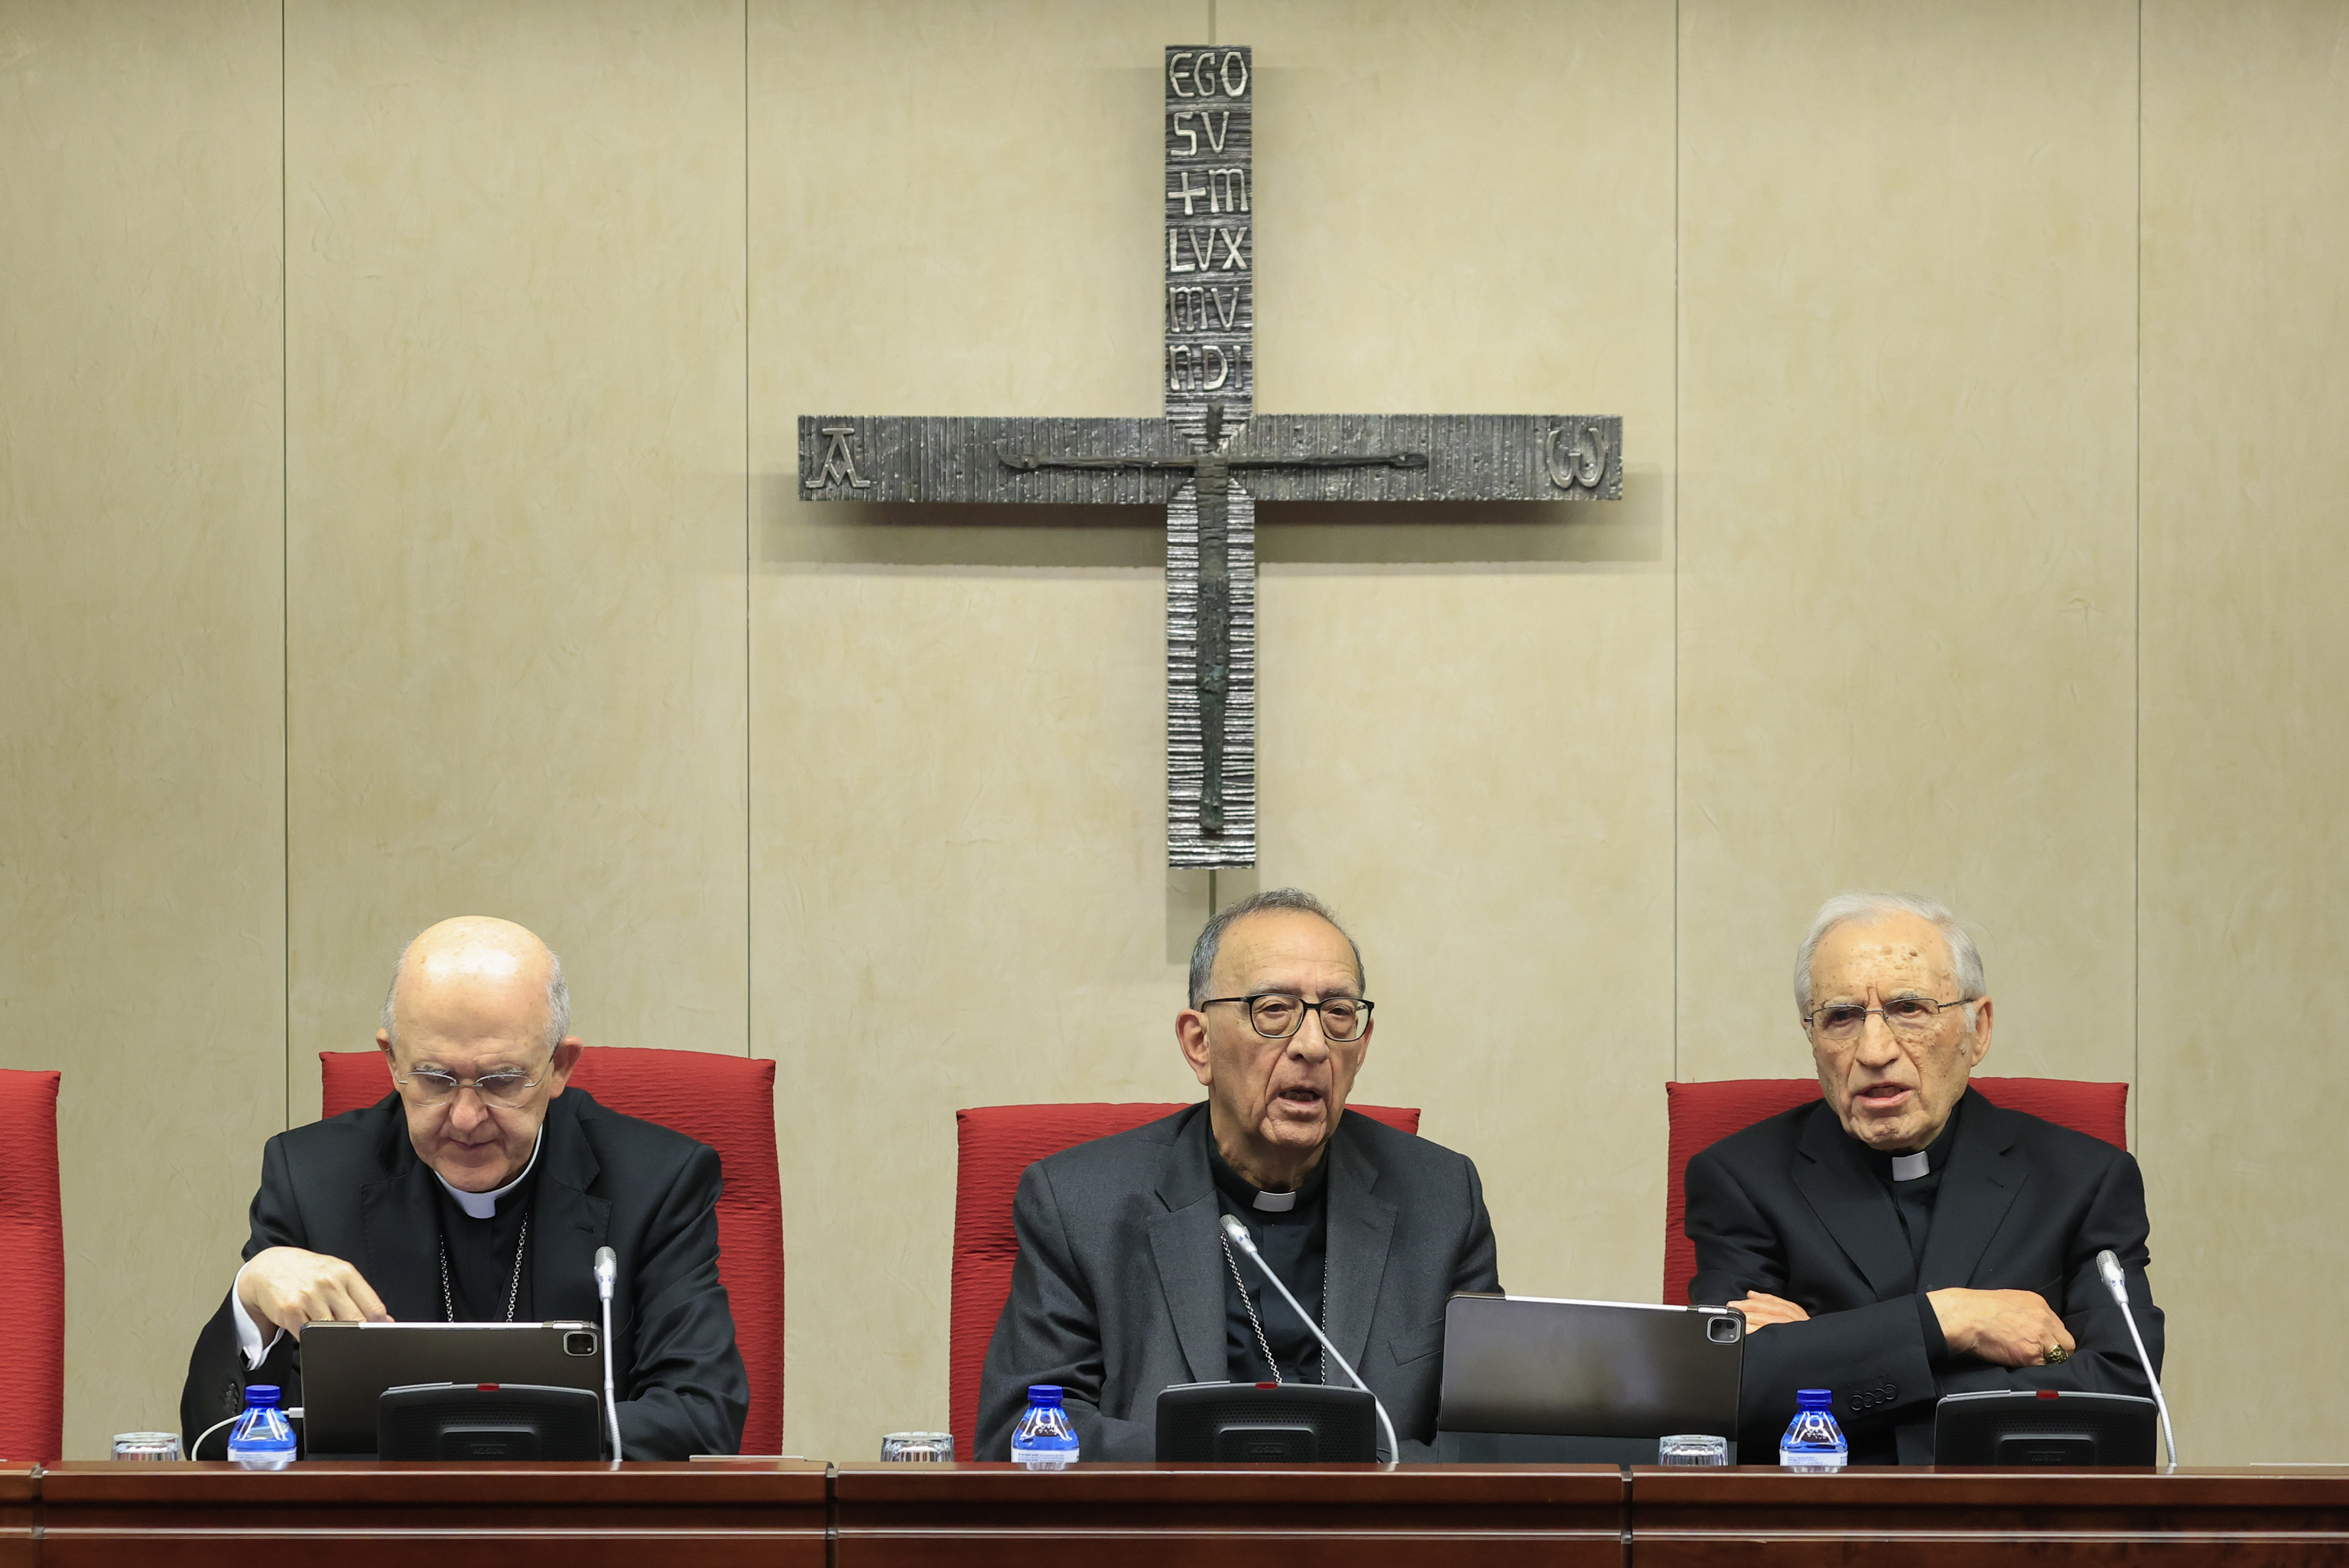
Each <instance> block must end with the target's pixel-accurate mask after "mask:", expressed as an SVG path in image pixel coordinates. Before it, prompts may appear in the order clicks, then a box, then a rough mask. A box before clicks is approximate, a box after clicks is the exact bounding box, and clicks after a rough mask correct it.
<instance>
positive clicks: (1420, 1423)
mask: <svg viewBox="0 0 2349 1568" xmlns="http://www.w3.org/2000/svg"><path fill="white" fill-rule="evenodd" d="M1190 1003H1191V1005H1190V1006H1188V1007H1186V1008H1185V1009H1184V1010H1183V1011H1182V1012H1181V1013H1179V1014H1178V1015H1176V1016H1175V1020H1174V1036H1175V1039H1176V1041H1177V1043H1178V1044H1179V1045H1180V1046H1181V1047H1182V1050H1183V1058H1184V1060H1185V1062H1187V1063H1188V1064H1189V1065H1190V1068H1191V1070H1192V1071H1193V1072H1194V1073H1195V1074H1196V1075H1197V1077H1198V1079H1199V1082H1200V1083H1202V1084H1204V1085H1206V1089H1207V1099H1206V1103H1205V1104H1203V1105H1195V1106H1191V1107H1189V1108H1188V1109H1185V1110H1182V1111H1179V1112H1177V1113H1176V1114H1175V1115H1173V1116H1170V1117H1168V1118H1166V1119H1164V1120H1163V1121H1155V1122H1153V1123H1151V1124H1150V1125H1149V1126H1147V1127H1142V1128H1137V1129H1135V1130H1133V1131H1132V1132H1124V1133H1120V1134H1118V1135H1117V1136H1115V1137H1113V1138H1104V1139H1101V1140H1097V1141H1095V1142H1092V1143H1082V1144H1079V1145H1078V1146H1076V1147H1075V1148H1073V1149H1068V1150H1062V1151H1061V1153H1059V1154H1055V1155H1053V1156H1052V1157H1051V1158H1050V1159H1049V1160H1040V1161H1037V1162H1036V1163H1035V1164H1033V1165H1030V1167H1029V1168H1028V1170H1027V1171H1026V1172H1025V1173H1024V1174H1022V1175H1021V1177H1020V1179H1019V1195H1018V1197H1017V1199H1016V1200H1015V1201H1014V1203H1013V1216H1014V1219H1015V1221H1016V1223H1017V1227H1018V1232H1019V1258H1018V1260H1017V1262H1016V1263H1015V1264H1014V1265H1013V1268H1012V1274H1011V1298H1010V1300H1009V1302H1007V1303H1006V1304H1005V1305H1004V1308H1003V1316H1002V1318H1001V1320H1000V1321H999V1322H998V1323H997V1324H996V1326H995V1337H994V1339H993V1341H992V1342H991V1343H990V1344H989V1345H988V1351H987V1367H986V1370H985V1373H984V1374H983V1376H982V1378H981V1381H980V1387H979V1403H978V1457H979V1458H980V1459H989V1460H1000V1459H1005V1458H1008V1457H1009V1453H1010V1444H1011V1429H1012V1427H1013V1426H1014V1425H1015V1424H1016V1423H1017V1422H1018V1420H1019V1413H1020V1411H1021V1410H1022V1409H1023V1408H1025V1407H1026V1404H1027V1395H1028V1387H1029V1385H1030V1384H1033V1383H1056V1384H1059V1385H1060V1386H1061V1387H1062V1388H1064V1389H1065V1390H1066V1395H1065V1405H1066V1408H1067V1409H1068V1411H1069V1413H1070V1415H1071V1418H1073V1420H1074V1422H1075V1425H1076V1429H1077V1437H1078V1440H1079V1443H1080V1445H1081V1448H1080V1452H1081V1455H1082V1457H1084V1458H1085V1459H1088V1460H1149V1459H1151V1458H1154V1454H1155V1449H1156V1446H1157V1425H1156V1421H1157V1414H1156V1412H1157V1398H1158V1392H1159V1390H1160V1389H1162V1388H1165V1387H1170V1386H1171V1385H1174V1384H1177V1383H1219V1382H1224V1381H1227V1380H1228V1381H1236V1382H1249V1383H1253V1382H1258V1381H1272V1380H1274V1379H1280V1380H1284V1381H1288V1382H1292V1383H1299V1382H1301V1383H1320V1382H1330V1383H1335V1384H1339V1385H1341V1386H1342V1385H1344V1384H1345V1382H1346V1376H1345V1374H1344V1373H1343V1372H1341V1371H1340V1370H1339V1369H1338V1368H1337V1367H1334V1366H1325V1365H1324V1364H1323V1357H1322V1353H1321V1350H1320V1347H1319V1345H1318V1344H1316V1343H1315V1341H1314V1339H1313V1336H1312V1334H1311V1332H1310V1331H1309V1329H1308V1328H1307V1326H1305V1325H1304V1324H1303V1323H1302V1322H1300V1321H1299V1320H1298V1318H1297V1315H1296V1314H1295V1313H1293V1312H1292V1311H1290V1309H1289V1308H1288V1305H1287V1304H1286V1303H1284V1302H1283V1301H1282V1300H1281V1299H1280V1296H1279V1294H1278V1292H1276V1291H1273V1290H1271V1289H1270V1288H1269V1287H1268V1286H1266V1285H1265V1284H1263V1283H1262V1281H1261V1279H1260V1278H1259V1277H1258V1276H1257V1275H1256V1274H1254V1273H1253V1272H1252V1265H1250V1264H1247V1263H1246V1262H1245V1261H1243V1260H1241V1259H1238V1258H1236V1257H1234V1256H1233V1255H1232V1254H1231V1252H1230V1250H1229V1248H1228V1246H1227V1244H1226V1243H1225V1241H1224V1239H1223V1236H1222V1233H1221V1231H1220V1228H1219V1222H1220V1220H1221V1217H1222V1216H1224V1215H1226V1214H1231V1215H1234V1216H1237V1218H1238V1219H1239V1220H1240V1221H1241V1222H1243V1223H1245V1224H1246V1225H1247V1228H1248V1230H1249V1232H1250V1233H1251V1234H1252V1235H1253V1236H1254V1237H1255V1239H1256V1243H1257V1247H1258V1248H1259V1249H1260V1250H1261V1251H1262V1252H1263V1253H1264V1255H1265V1258H1266V1260H1267V1261H1268V1263H1270V1264H1271V1265H1272V1266H1273V1267H1274V1268H1275V1269H1277V1270H1278V1272H1279V1274H1280V1276H1281V1279H1282V1282H1283V1283H1284V1284H1287V1285H1288V1288H1289V1290H1290V1291H1291V1292H1292V1293H1293V1294H1294V1295H1296V1296H1297V1298H1298V1300H1299V1302H1301V1303H1303V1304H1304V1306H1305V1308H1306V1310H1307V1311H1308V1312H1309V1313H1312V1314H1314V1315H1317V1316H1318V1317H1319V1320H1320V1322H1321V1324H1322V1326H1323V1328H1324V1330H1325V1332H1327V1333H1328V1335H1329V1336H1330V1340H1331V1342H1332V1343H1334V1344H1335V1345H1336V1346H1337V1347H1338V1349H1339V1352H1340V1354H1341V1355H1343V1356H1344V1357H1346V1358H1347V1359H1348V1360H1349V1361H1350V1362H1352V1363H1353V1364H1354V1367H1356V1369H1357V1370H1359V1371H1360V1372H1361V1375H1362V1377H1363V1379H1364V1381H1366V1382H1368V1383H1369V1384H1370V1386H1371V1390H1372V1391H1373V1392H1374V1393H1376V1394H1377V1395H1378V1396H1379V1398H1380V1399H1381V1400H1382V1401H1383V1402H1384V1404H1385V1405H1386V1408H1387V1412H1388V1414H1389V1416H1390V1417H1391V1418H1392V1420H1393V1422H1394V1426H1395V1431H1396V1434H1397V1436H1398V1438H1399V1439H1400V1440H1401V1441H1402V1448H1403V1452H1402V1456H1400V1457H1402V1458H1405V1459H1425V1458H1427V1457H1429V1454H1428V1448H1427V1445H1428V1443H1429V1442H1430V1441H1431V1440H1432V1439H1433V1436H1434V1428H1435V1401H1436V1391H1437V1385H1438V1381H1439V1379H1438V1373H1439V1371H1440V1370H1441V1362H1442V1360H1443V1357H1442V1355H1441V1352H1442V1350H1443V1347H1444V1302H1445V1300H1446V1299H1447V1298H1449V1297H1450V1295H1452V1293H1453V1292H1454V1291H1497V1290H1499V1289H1500V1288H1501V1286H1500V1281H1499V1278H1498V1275H1497V1274H1496V1272H1495V1264H1494V1249H1493V1228H1492V1223H1491V1221H1490V1220H1489V1219H1488V1218H1487V1217H1486V1215H1485V1195H1484V1189H1483V1187H1482V1186H1481V1185H1480V1184H1479V1183H1478V1181H1477V1179H1476V1168H1475V1166H1474V1165H1472V1164H1470V1163H1469V1162H1468V1161H1467V1160H1466V1159H1464V1158H1463V1157H1462V1156H1460V1155H1458V1154H1454V1152H1452V1150H1448V1149H1444V1148H1442V1147H1440V1146H1438V1145H1436V1144H1433V1143H1431V1142H1429V1141H1427V1140H1424V1139H1420V1138H1414V1137H1413V1136H1411V1135H1410V1134H1408V1133H1403V1132H1397V1131H1395V1130H1393V1129H1392V1128H1389V1127H1385V1126H1381V1124H1380V1123H1378V1122H1376V1121H1372V1120H1371V1119H1369V1118H1367V1117H1364V1116H1362V1115H1361V1114H1360V1113H1359V1112H1355V1113H1349V1112H1348V1111H1347V1110H1346V1097H1347V1096H1348V1094H1350V1092H1351V1091H1352V1089H1353V1087H1354V1075H1355V1074H1356V1073H1357V1072H1359V1071H1360V1070H1361V1066H1362V1057H1363V1054H1364V1053H1365V1052H1366V1051H1367V1050H1368V1049H1369V1047H1370V1042H1371V1003H1370V1002H1369V1001H1368V1000H1366V999H1365V998H1364V996H1363V995H1362V963H1361V954H1360V952H1359V951H1358V950H1357V949H1356V948H1355V946H1354V944H1353V943H1352V941H1351V940H1350V938H1349V937H1348V936H1347V935H1346V934H1345V933H1344V932H1343V931H1341V930H1340V929H1339V926H1338V923H1337V922H1336V920H1335V919H1333V918H1332V917H1331V916H1330V912H1329V911H1328V910H1327V909H1324V908H1323V907H1322V906H1321V904H1320V903H1319V902H1317V901H1316V900H1315V899H1313V898H1312V897H1311V896H1310V895H1309V894H1307V893H1303V892H1298V891H1297V890H1295V889H1293V888H1284V889H1280V890H1278V891H1276V892H1264V893H1258V894H1257V895H1256V896H1255V897H1253V898H1249V899H1247V900H1244V901H1242V902H1241V903H1237V904H1234V905H1233V906H1232V907H1231V908H1229V909H1227V910H1225V911H1224V912H1223V913H1220V914H1218V915H1216V917H1215V918H1214V919H1212V920H1210V921H1209V922H1208V923H1207V927H1206V930H1205V931H1203V932H1201V933H1200V934H1199V940H1198V944H1197V945H1196V946H1195V948H1194V949H1193V950H1192V954H1191V994H1190Z"/></svg>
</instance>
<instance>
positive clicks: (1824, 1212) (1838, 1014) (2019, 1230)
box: [1687, 893, 2161, 1464]
mask: <svg viewBox="0 0 2349 1568" xmlns="http://www.w3.org/2000/svg"><path fill="white" fill-rule="evenodd" d="M1795 1002H1796V1006H1797V1007H1798V1009H1799V1010H1800V1013H1801V1016H1802V1023H1803V1028H1804V1031H1805V1032H1806V1034H1807V1035H1808V1036H1809V1037H1810V1042H1811V1054H1812V1057H1813V1058H1814V1060H1815V1061H1816V1063H1817V1066H1818V1073H1819V1087H1820V1088H1821V1089H1822V1090H1823V1091H1824V1098H1822V1099H1819V1100H1816V1101H1814V1102H1813V1103H1812V1104H1809V1105H1806V1106H1802V1107H1800V1108H1798V1109H1794V1110H1790V1111H1787V1112H1785V1113H1784V1114H1782V1115H1779V1116H1774V1117H1772V1118H1770V1119H1768V1120H1766V1121H1763V1122H1760V1123H1757V1124H1756V1125H1754V1126H1753V1127H1750V1128H1747V1129H1746V1130H1744V1131H1743V1132H1740V1133H1736V1134H1734V1135H1733V1136H1731V1137H1728V1138H1724V1139H1723V1140H1721V1141H1720V1142H1718V1143H1716V1144H1714V1145H1713V1147H1712V1148H1710V1149H1707V1150H1704V1151H1703V1152H1702V1153H1701V1154H1699V1155H1697V1156H1696V1157H1695V1158H1694V1159H1692V1160H1691V1161H1689V1166H1688V1220H1687V1228H1688V1235H1689V1239H1690V1240H1691V1241H1692V1242H1693V1243H1695V1244H1696V1266H1697V1273H1696V1277H1695V1278H1694V1279H1693V1280H1692V1282H1691V1283H1690V1285H1689V1299H1690V1300H1691V1301H1692V1302H1697V1303H1702V1304H1710V1305H1718V1304H1721V1303H1727V1304H1728V1305H1732V1306H1734V1307H1736V1308H1738V1309H1739V1310H1740V1311H1742V1312H1744V1314H1745V1318H1746V1322H1747V1323H1748V1324H1749V1325H1751V1326H1753V1328H1754V1334H1753V1336H1751V1337H1750V1338H1749V1339H1748V1340H1747V1341H1746V1349H1745V1388H1744V1409H1743V1414H1742V1418H1741V1422H1740V1429H1739V1433H1738V1437H1739V1444H1740V1458H1742V1459H1744V1460H1761V1461H1762V1462H1764V1463H1766V1462H1767V1456H1768V1454H1769V1452H1770V1449H1772V1448H1773V1447H1774V1446H1775V1443H1776V1441H1777V1439H1778V1436H1779V1434H1780V1433H1781V1432H1782V1431H1784V1430H1785V1426H1786V1423H1787V1422H1788V1421H1789V1420H1791V1419H1792V1418H1793V1417H1794V1413H1795V1390H1796V1389H1797V1388H1805V1387H1820V1388H1832V1389H1833V1390H1834V1391H1835V1412H1836V1418H1837V1420H1838V1421H1840V1422H1841V1423H1842V1425H1843V1429H1844V1431H1845V1434H1846V1436H1847V1439H1849V1441H1850V1443H1851V1458H1852V1460H1853V1462H1854V1463H1857V1464H1887V1463H1893V1462H1896V1461H1897V1462H1899V1463H1902V1464H1929V1463H1930V1462H1931V1460H1932V1453H1931V1448H1932V1418H1933V1403H1934V1401H1935V1400H1936V1399H1938V1398H1940V1397H1941V1396H1942V1395H1944V1394H1956V1393H1964V1392H1971V1391H1975V1390H1982V1389H2003V1388H2081V1389H2091V1390H2095V1391H2099V1392H2104V1393H2118V1394H2145V1393H2147V1392H2149V1391H2150V1387H2149V1385H2148V1383H2147V1378H2146V1374H2145V1371H2144V1368H2143V1367H2141V1366H2140V1365H2139V1364H2138V1362H2137V1354H2136V1350H2135V1347H2134V1346H2132V1345H2131V1344H2130V1341H2129V1334H2128V1327H2127V1323H2126V1321H2125V1320H2124V1319H2123V1317H2122V1315H2121V1312H2120V1309H2119V1307H2118V1306H2116V1305H2115V1304H2114V1302H2113V1299H2112V1296H2111V1295H2110V1294H2109V1293H2108V1292H2107V1291H2106V1288H2105V1286H2104V1284H2103V1283H2102V1282H2101V1281H2100V1280H2099V1279H2098V1277H2097V1274H2096V1264H2095V1257H2096V1253H2098V1251H2100V1250H2102V1249H2104V1248H2107V1247H2109V1248H2111V1249H2112V1250H2113V1251H2114V1252H2115V1253H2117V1254H2118V1255H2119V1258H2120V1262H2121V1266H2122V1268H2123V1269H2124V1270H2125V1271H2126V1273H2127V1279H2128V1291H2129V1302H2130V1305H2131V1307H2132V1309H2133V1310H2134V1311H2135V1313H2136V1315H2137V1323H2138V1326H2140V1327H2141V1328H2142V1329H2143V1331H2144V1334H2145V1339H2146V1347H2147V1352H2148V1353H2149V1354H2150V1355H2152V1356H2153V1357H2154V1358H2155V1361H2156V1365H2157V1367H2158V1364H2159V1359H2160V1357H2161V1314H2160V1312H2159V1311H2158V1309H2157V1308H2156V1307H2155V1306H2154V1305H2153V1298H2152V1295H2151V1294H2150V1293H2149V1291H2148V1290H2147V1285H2146V1279H2145V1269H2146V1264H2147V1253H2146V1215H2145V1181H2144V1179H2143V1177H2142V1176H2140V1175H2139V1174H2138V1171H2137V1161H2135V1160H2132V1159H2131V1158H2130V1157H2129V1156H2128V1155H2127V1154H2126V1153H2124V1152H2122V1151H2121V1150H2118V1149H2116V1148H2114V1147H2113V1146H2112V1145H2110V1144H2108V1143H2105V1142H2103V1141H2101V1140H2097V1139H2094V1138H2090V1137H2087V1136H2085V1134H2082V1133H2077V1132H2074V1131H2071V1130H2068V1129H2066V1128H2062V1127H2058V1126H2056V1125H2054V1123H2052V1122H2047V1121H2042V1120H2041V1119H2038V1118H2037V1117H2033V1116H2025V1115H2023V1114H2022V1113H2021V1112H2019V1111H2013V1110H2006V1109H2001V1108H2000V1107H1998V1106H1995V1105H1992V1103H1991V1102H1990V1101H1989V1100H1987V1099H1983V1098H1982V1094H1981V1093H1980V1091H1978V1090H1974V1089H1970V1088H1967V1087H1966V1078H1967V1075H1968V1074H1970V1073H1971V1071H1972V1070H1973V1069H1974V1068H1975V1067H1977V1066H1978V1065H1980V1063H1981V1062H1982V1057H1984V1056H1986V1055H1987V1054H1988V1053H1989V1051H1990V1037H1991V1015H1992V1006H1991V998H1990V996H1989V995H1988V992H1987V990H1986V988H1985V986H1984V984H1983V977H1982V957H1981V954H1979V952H1977V950H1976V949H1975V947H1974V944H1973V943H1972V941H1971V938H1969V937H1968V936H1967V935H1966V934H1965V932H1964V931H1963V930H1962V929H1961V927H1960V926H1959V924H1958V923H1957V920H1956V919H1955V917H1954V916H1952V915H1951V913H1950V912H1949V911H1948V910H1947V909H1945V908H1943V907H1942V906H1940V904H1937V903H1930V902H1929V901H1927V900H1923V899H1917V898H1910V897H1907V896H1905V895H1901V894H1895V893H1847V894H1845V895H1843V896H1841V897H1838V898H1835V899H1831V900H1829V901H1828V903H1826V907H1824V908H1823V909H1821V910H1820V912H1819V916H1818V919H1817V920H1816V922H1814V923H1813V924H1812V927H1811V931H1810V934H1809V935H1808V936H1807V937H1806V938H1805V939H1804V942H1803V945H1802V948H1801V951H1800V953H1799V954H1798V955H1797V957H1796V959H1795Z"/></svg>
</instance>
